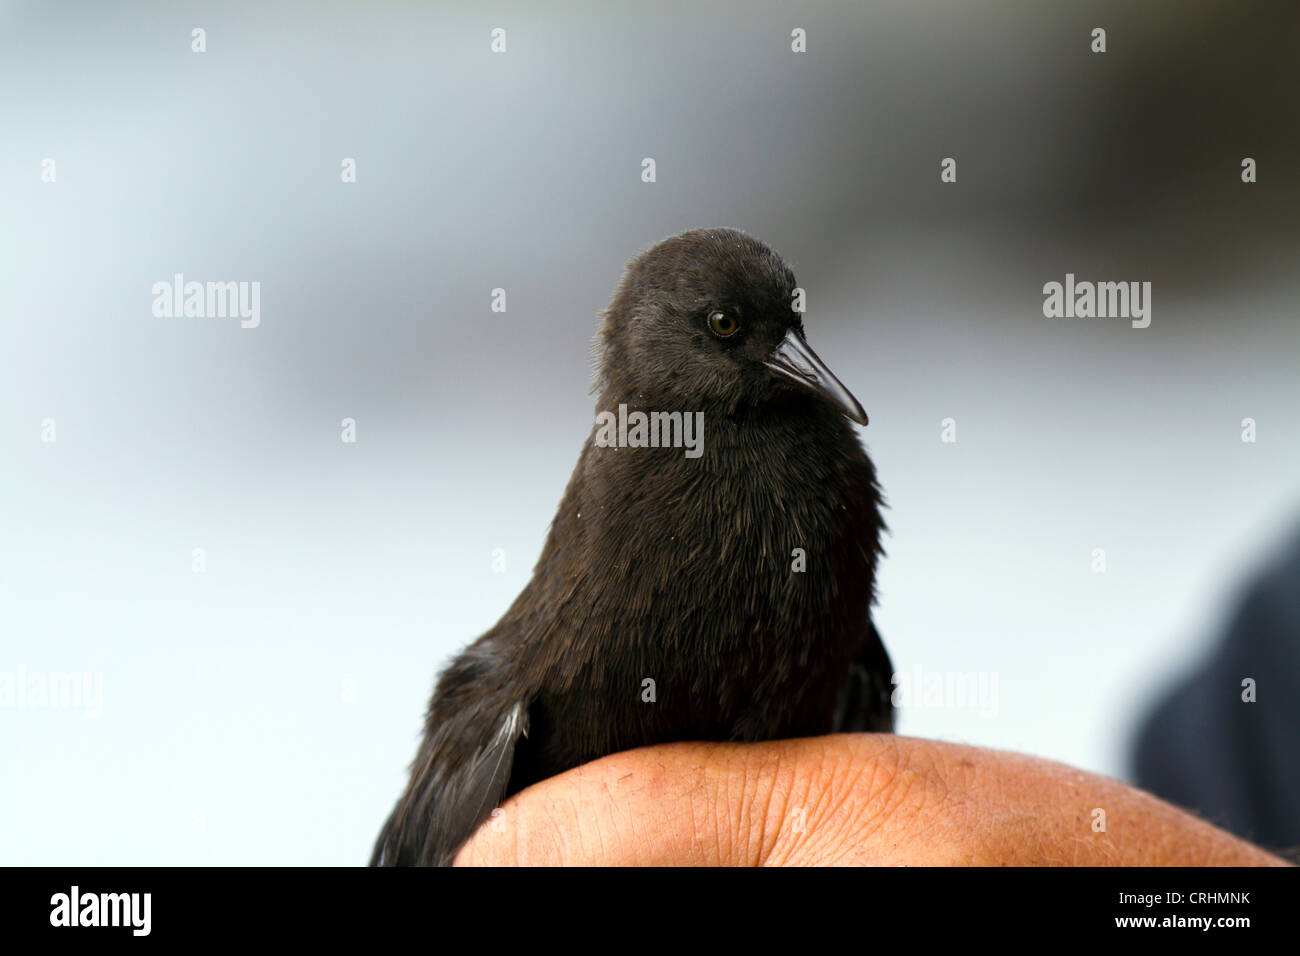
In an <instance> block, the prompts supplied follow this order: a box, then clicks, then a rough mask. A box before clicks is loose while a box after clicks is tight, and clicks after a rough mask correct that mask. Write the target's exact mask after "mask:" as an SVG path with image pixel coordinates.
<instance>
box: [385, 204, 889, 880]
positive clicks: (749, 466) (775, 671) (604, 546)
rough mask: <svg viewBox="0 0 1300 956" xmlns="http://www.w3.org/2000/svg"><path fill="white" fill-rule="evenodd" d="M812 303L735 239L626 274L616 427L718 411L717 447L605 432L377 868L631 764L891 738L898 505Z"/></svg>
mask: <svg viewBox="0 0 1300 956" xmlns="http://www.w3.org/2000/svg"><path fill="white" fill-rule="evenodd" d="M794 289H795V279H794V275H793V274H792V273H791V272H790V270H789V268H788V267H787V266H786V265H785V263H784V262H783V261H782V260H781V258H780V257H779V256H778V255H777V254H776V253H774V252H773V251H772V250H770V249H769V248H768V247H767V246H766V245H764V244H763V243H761V242H759V241H758V240H756V239H753V238H751V237H749V236H746V235H744V234H742V233H739V232H735V231H733V230H729V229H710V230H694V231H691V232H687V233H683V234H682V235H680V236H675V237H673V238H671V239H667V240H665V241H664V242H661V243H659V244H658V245H656V246H655V247H653V248H652V249H650V250H649V251H648V252H646V253H644V254H643V255H641V256H640V257H638V258H637V259H635V260H634V261H633V262H632V263H631V264H630V265H629V266H628V269H627V272H626V274H625V275H624V277H623V281H622V282H621V283H620V285H619V287H618V290H617V291H616V293H615V295H614V299H613V301H612V302H611V303H610V306H609V308H608V309H607V310H606V312H605V323H604V328H603V330H602V333H601V344H602V346H603V355H602V361H601V374H600V379H599V382H598V386H597V388H598V391H599V394H600V399H599V402H598V404H597V411H598V412H602V411H610V412H615V413H616V412H617V409H618V406H619V404H620V403H622V404H626V405H627V407H628V410H629V411H632V410H643V411H647V412H649V411H681V412H684V413H691V412H697V411H700V412H703V413H704V424H705V428H704V436H703V437H704V441H703V453H702V455H701V456H700V457H698V458H690V457H687V456H686V455H685V454H684V453H683V449H682V448H680V447H679V448H662V447H661V448H635V447H599V446H598V445H597V444H596V442H595V438H596V434H597V429H593V432H592V435H591V436H590V437H589V438H588V440H587V443H586V444H585V445H584V447H583V449H582V454H581V456H580V457H579V459H578V466H577V468H576V469H575V470H574V472H573V477H572V478H571V479H570V481H569V486H568V488H567V489H566V490H565V493H564V499H563V500H562V501H561V502H560V506H559V509H558V511H557V512H556V515H555V519H554V521H553V523H552V526H551V531H550V534H549V536H548V537H547V540H546V546H545V548H544V549H543V550H542V555H541V558H540V559H539V560H538V562H537V567H536V569H535V570H534V572H533V577H532V580H531V581H529V583H528V585H527V586H526V587H525V588H524V590H523V592H522V593H521V594H520V595H519V597H518V598H516V600H515V602H514V604H513V605H511V607H510V609H509V610H508V611H507V612H506V614H505V616H504V617H503V618H502V619H501V621H500V622H499V623H498V624H497V625H496V626H495V627H493V628H492V629H491V630H490V631H488V632H487V633H486V634H484V635H483V636H482V637H480V638H479V639H478V640H477V641H475V642H474V643H473V644H472V645H470V646H469V647H468V648H466V649H465V650H464V651H463V652H462V653H461V654H460V655H459V656H457V657H456V658H455V660H453V661H452V663H451V664H450V666H448V667H447V669H446V670H445V671H444V672H443V673H442V675H441V677H440V678H439V680H438V683H437V686H436V688H435V689H434V694H433V699H432V701H431V702H430V704H429V712H428V717H427V720H426V723H425V735H424V741H423V743H422V745H421V747H420V751H419V754H418V756H417V757H416V760H415V762H414V764H413V766H412V773H411V780H410V783H409V784H408V786H407V788H406V792H405V793H404V794H403V795H402V798H401V799H400V801H399V802H398V804H397V807H396V808H395V809H394V810H393V813H392V815H391V816H390V817H389V819H388V822H387V823H386V824H385V826H384V829H383V832H382V833H381V834H380V837H379V840H378V842H377V844H376V846H375V853H374V857H373V859H372V861H371V862H372V863H377V864H383V865H405V864H433V865H440V864H447V863H450V862H451V860H452V858H453V857H454V856H455V854H456V852H457V850H458V849H459V848H460V847H461V845H462V844H463V843H464V842H465V841H466V840H467V839H468V838H469V837H470V835H471V834H472V833H473V832H474V830H475V829H476V828H477V827H478V826H479V825H480V824H481V823H482V822H483V821H484V820H485V819H487V817H488V816H489V815H490V813H491V812H492V810H493V808H495V807H496V806H497V805H498V804H499V803H500V802H501V801H503V800H504V799H505V798H506V797H507V796H508V795H510V794H512V793H514V792H516V791H518V790H521V789H523V788H524V787H527V786H529V785H530V784H533V783H535V782H537V781H539V780H542V779H544V778H546V777H550V776H553V775H555V774H557V773H560V772H562V771H564V770H567V769H569V768H571V767H575V766H577V765H579V764H582V763H586V762H587V761H590V760H594V759H595V758H597V757H601V756H604V755H605V754H609V753H613V752H615V751H620V750H627V749H630V748H633V747H639V746H642V745H646V744H653V743H663V742H667V741H674V740H736V741H755V740H765V739H771V738H780V737H797V736H811V735H817V734H825V733H830V732H833V731H843V730H874V731H888V730H891V729H892V726H893V717H892V710H891V707H890V700H889V695H890V671H891V668H890V663H889V658H888V655H887V654H886V652H885V649H884V646H883V645H882V644H881V642H880V639H879V637H878V636H877V634H876V631H875V628H874V626H873V625H872V621H871V605H872V603H873V600H874V585H875V565H876V557H877V554H878V553H879V551H880V544H879V538H880V534H881V531H882V528H883V524H882V521H881V517H880V510H879V509H880V503H881V502H880V492H879V489H878V487H877V485H876V476H875V470H874V468H873V467H872V464H871V461H870V460H869V459H868V458H867V455H866V453H865V452H864V451H863V448H862V445H861V443H860V442H859V441H858V438H857V435H856V434H855V432H854V430H853V427H852V425H851V424H850V422H849V420H848V418H846V415H847V416H851V417H853V418H854V419H855V420H858V421H860V422H862V423H863V424H865V422H866V416H865V414H863V412H862V409H861V406H859V405H858V404H857V402H856V400H855V399H854V398H853V397H852V396H851V395H850V394H849V393H848V392H847V391H846V390H845V389H844V388H843V386H842V385H840V383H839V382H838V381H837V380H836V379H835V377H834V376H833V375H831V374H830V372H829V370H827V369H826V368H825V366H824V365H821V363H820V361H819V360H818V359H817V358H816V356H815V354H813V353H812V351H811V349H809V348H808V347H807V344H806V342H804V340H803V327H802V322H801V316H800V314H799V313H797V312H795V311H793V310H792V308H791V303H792V295H793V293H794ZM715 313H721V315H722V317H721V318H718V317H717V315H715ZM733 324H734V327H733ZM797 548H800V549H803V551H804V553H805V555H806V570H803V571H795V570H793V566H794V562H795V560H796V559H795V558H794V557H793V556H792V553H793V552H794V550H795V549H797ZM647 678H650V679H653V681H654V682H655V698H656V699H655V701H654V702H647V701H645V700H644V699H643V688H644V686H645V685H644V684H643V682H644V681H645V679H647Z"/></svg>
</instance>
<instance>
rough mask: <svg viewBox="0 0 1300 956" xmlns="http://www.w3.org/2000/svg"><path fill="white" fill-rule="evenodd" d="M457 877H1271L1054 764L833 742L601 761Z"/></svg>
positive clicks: (967, 750) (881, 738) (491, 837)
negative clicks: (610, 873) (564, 869)
mask: <svg viewBox="0 0 1300 956" xmlns="http://www.w3.org/2000/svg"><path fill="white" fill-rule="evenodd" d="M1098 811H1101V814H1099V813H1098ZM1101 825H1104V830H1103V829H1100V828H1099V827H1100V826H1101ZM456 864H457V865H458V866H459V865H571V866H583V865H605V866H620V865H642V866H645V865H651V866H653V865H704V866H731V865H757V866H764V865H766V866H773V865H786V866H801V865H802V866H829V865H877V866H898V865H902V866H944V865H976V866H1037V865H1063V866H1112V865H1113V866H1167V865H1179V866H1205V865H1226V864H1231V865H1239V866H1240V865H1247V866H1249V865H1284V864H1285V861H1283V860H1281V859H1280V858H1278V857H1275V856H1273V855H1272V854H1270V853H1267V852H1265V851H1264V850H1261V849H1259V848H1258V847H1255V846H1252V845H1251V844H1249V843H1246V842H1245V841H1243V840H1240V839H1238V838H1237V837H1234V836H1232V835H1231V834H1228V833H1226V832H1224V831H1222V830H1219V829H1217V828H1216V827H1213V826H1211V825H1210V824H1208V823H1205V822H1204V821H1201V820H1198V819H1196V818H1195V817H1193V816H1192V815H1190V814H1188V813H1185V812H1184V811H1181V810H1178V809H1176V808H1175V807H1173V806H1171V805H1169V804H1167V803H1164V802H1163V801H1161V800H1158V799H1157V798H1155V797H1153V796H1151V795H1150V794H1148V793H1145V792H1143V791H1141V790H1137V789H1135V788H1133V787H1130V786H1128V785H1126V784H1123V783H1120V782H1119V781H1116V780H1111V779H1109V778H1106V777H1101V776H1097V775H1095V774H1090V773H1085V772H1083V771H1081V770H1076V769H1074V768H1072V767H1068V766H1065V765H1063V764H1059V763H1054V762H1051V761H1047V760H1041V759H1038V758H1034V757H1027V756H1023V755H1020V754H1014V753H1007V752H1004V751H998V750H987V749H982V748H977V747H967V746H962V745H958V744H950V743H941V742H938V741H932V740H921V739H918V738H911V737H899V736H894V735H892V734H838V735H833V736H828V737H811V738H804V739H799V740H780V741H769V742H763V743H754V744H720V743H677V744H666V745H660V746H655V747H645V748H642V749H639V750H633V751H627V752H624V753H618V754H613V755H611V756H608V757H604V758H602V759H600V760H596V761H593V762H592V763H589V764H586V765H585V766H582V767H577V768H575V769H573V770H570V771H568V772H567V773H564V774H561V775H559V776H557V777H553V778H551V779H549V780H545V781H542V782H541V783H539V784H536V785H535V786H532V787H529V788H528V789H526V790H524V791H522V792H520V793H518V794H515V795H514V796H513V797H511V798H510V799H509V800H508V801H506V803H505V804H504V806H503V807H502V808H501V809H500V810H498V811H496V814H495V816H494V818H493V819H492V820H489V821H488V822H487V823H486V824H485V825H484V826H483V827H482V828H480V830H479V831H478V833H476V834H475V836H474V837H473V838H472V839H471V840H470V841H469V843H467V844H466V845H465V847H464V848H462V850H461V851H460V853H459V854H458V855H457V857H456Z"/></svg>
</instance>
